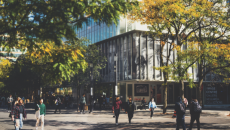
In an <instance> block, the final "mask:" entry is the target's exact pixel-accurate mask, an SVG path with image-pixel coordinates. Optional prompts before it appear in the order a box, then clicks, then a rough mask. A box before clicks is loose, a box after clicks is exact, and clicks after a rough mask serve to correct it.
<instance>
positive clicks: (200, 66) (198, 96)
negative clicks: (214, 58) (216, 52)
mask: <svg viewBox="0 0 230 130" xmlns="http://www.w3.org/2000/svg"><path fill="white" fill-rule="evenodd" d="M202 66H203V60H202V61H201V63H200V64H199V68H198V70H199V72H198V74H199V84H198V93H197V100H198V102H199V103H200V104H202V101H201V86H202V83H203V80H204V79H203V68H202Z"/></svg>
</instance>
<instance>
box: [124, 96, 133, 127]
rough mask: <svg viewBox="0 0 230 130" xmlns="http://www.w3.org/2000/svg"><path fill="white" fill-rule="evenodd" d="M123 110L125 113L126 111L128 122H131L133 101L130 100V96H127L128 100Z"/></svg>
mask: <svg viewBox="0 0 230 130" xmlns="http://www.w3.org/2000/svg"><path fill="white" fill-rule="evenodd" d="M125 111H126V113H128V118H129V124H131V119H132V118H133V114H134V102H133V101H132V98H131V97H129V101H128V102H127V105H126V108H125Z"/></svg>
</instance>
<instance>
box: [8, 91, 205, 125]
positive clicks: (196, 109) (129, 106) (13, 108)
mask: <svg viewBox="0 0 230 130" xmlns="http://www.w3.org/2000/svg"><path fill="white" fill-rule="evenodd" d="M64 100H68V99H67V98H65V99H64ZM92 100H93V99H92ZM43 101H44V100H43V99H42V98H40V99H39V100H37V102H35V111H36V113H35V115H36V125H35V126H36V129H38V124H39V122H41V129H42V130H43V129H44V118H45V115H46V105H45V104H44V103H43ZM90 101H91V100H90ZM102 101H103V100H102ZM144 101H145V102H144ZM144 101H142V103H143V104H144V106H145V103H146V100H144ZM7 102H8V110H10V115H9V116H10V117H11V119H12V121H14V125H15V130H19V129H21V128H22V126H23V118H25V119H26V116H27V115H26V110H25V106H24V101H23V99H21V98H20V97H18V98H17V100H15V101H14V99H13V97H12V95H10V96H9V97H8V98H7ZM91 102H92V101H91ZM54 104H55V105H56V109H55V112H54V113H56V112H57V109H59V113H61V110H60V105H61V104H62V101H61V98H60V97H56V99H55V101H54ZM85 104H86V99H85V94H83V95H82V97H81V98H80V104H79V105H80V112H81V113H82V111H83V113H84V107H85ZM91 104H92V105H93V102H92V103H90V107H91V108H90V112H92V105H91ZM187 105H188V101H187V99H186V98H184V100H183V101H182V98H181V97H178V98H177V102H176V103H175V114H176V130H179V127H180V126H182V128H183V130H185V129H186V126H185V112H186V107H187ZM121 106H123V108H125V112H126V113H127V114H128V122H129V123H131V120H132V118H133V114H134V110H135V104H134V102H133V100H132V97H129V99H128V101H127V103H126V104H122V101H121V100H120V97H119V96H117V97H116V99H115V101H114V102H113V104H112V110H113V113H114V115H115V123H116V125H118V118H119V114H120V109H121ZM148 106H149V111H150V118H153V113H154V109H155V108H157V106H156V103H155V101H154V98H151V99H150V101H149V103H148ZM201 111H202V107H201V106H200V104H199V103H198V101H197V99H196V97H194V96H193V97H192V101H191V103H190V114H191V121H190V127H189V129H188V130H192V126H193V123H194V121H195V120H196V122H197V129H198V130H199V129H200V120H199V119H200V113H201Z"/></svg>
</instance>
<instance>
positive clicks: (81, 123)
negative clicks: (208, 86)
mask: <svg viewBox="0 0 230 130" xmlns="http://www.w3.org/2000/svg"><path fill="white" fill-rule="evenodd" d="M167 112H168V114H162V110H161V109H157V110H155V113H154V117H153V119H150V118H149V114H150V113H149V111H147V110H146V111H145V110H143V111H141V110H137V111H135V114H134V118H133V119H132V124H128V117H127V114H125V112H124V111H122V112H121V114H120V116H119V125H118V126H116V125H115V118H113V113H112V112H111V111H108V110H107V111H105V110H104V111H103V110H102V111H98V110H97V111H94V113H93V114H89V113H88V112H86V114H80V113H79V112H77V111H76V110H75V109H62V113H61V114H54V110H53V109H47V115H46V116H45V130H82V129H87V130H88V129H91V130H93V129H97V130H103V129H114V130H115V129H135V130H140V129H155V130H175V127H176V119H175V118H172V114H173V110H172V109H169V110H168V111H167ZM27 113H28V114H27V117H28V118H27V119H26V120H24V126H23V129H25V130H33V129H35V122H36V121H35V114H34V113H35V111H34V109H27ZM226 114H228V111H215V110H203V113H202V114H201V118H200V121H201V130H218V129H221V130H223V129H226V130H227V129H228V130H230V124H229V122H230V117H229V116H226ZM0 115H1V116H0V130H12V129H14V126H13V122H12V121H11V119H10V118H9V117H8V116H9V113H8V112H7V110H6V109H3V108H2V109H0ZM189 122H190V115H189V110H187V112H186V117H185V123H186V127H187V128H188V127H189ZM39 129H40V128H39ZM181 129H182V128H181ZM193 129H194V130H196V129H197V128H196V123H195V124H194V126H193Z"/></svg>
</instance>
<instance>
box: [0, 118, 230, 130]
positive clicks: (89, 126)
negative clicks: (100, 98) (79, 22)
mask: <svg viewBox="0 0 230 130" xmlns="http://www.w3.org/2000/svg"><path fill="white" fill-rule="evenodd" d="M3 122H4V123H9V125H11V124H12V122H10V121H8V120H5V121H0V123H3ZM28 125H29V126H31V127H34V126H35V120H25V121H24V128H25V127H26V126H28ZM45 126H51V127H53V129H58V127H60V126H61V127H63V126H66V127H68V126H73V127H76V129H79V128H80V129H87V130H89V129H90V130H95V129H96V130H103V129H105V130H106V129H133V130H139V129H155V130H157V129H160V128H161V129H162V128H172V129H174V128H175V127H176V123H175V122H151V123H136V122H134V123H132V124H128V123H120V124H119V125H118V126H116V125H115V124H112V123H106V122H104V123H100V124H90V123H87V122H73V121H70V122H69V121H66V122H64V121H56V120H46V121H45ZM12 128H13V126H12ZM186 128H189V124H186ZM193 128H194V129H197V128H196V123H195V124H194V126H193ZM201 129H230V126H228V125H225V126H221V125H218V124H215V123H212V124H209V123H201ZM62 130H63V129H62ZM66 130H67V128H66Z"/></svg>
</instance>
